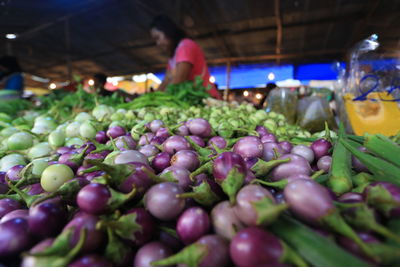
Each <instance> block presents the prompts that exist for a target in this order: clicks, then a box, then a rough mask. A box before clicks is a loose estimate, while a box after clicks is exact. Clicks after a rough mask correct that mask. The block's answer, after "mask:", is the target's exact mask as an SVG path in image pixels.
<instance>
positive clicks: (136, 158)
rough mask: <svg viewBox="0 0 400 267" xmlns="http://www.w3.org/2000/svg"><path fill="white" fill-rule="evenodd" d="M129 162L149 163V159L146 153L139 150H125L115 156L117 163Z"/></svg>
mask: <svg viewBox="0 0 400 267" xmlns="http://www.w3.org/2000/svg"><path fill="white" fill-rule="evenodd" d="M129 162H140V163H143V164H146V165H149V161H148V159H147V157H146V156H145V155H143V154H142V153H140V152H139V151H137V150H125V151H121V152H120V153H118V155H116V156H115V158H114V163H115V164H125V163H129Z"/></svg>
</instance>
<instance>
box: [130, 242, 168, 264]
mask: <svg viewBox="0 0 400 267" xmlns="http://www.w3.org/2000/svg"><path fill="white" fill-rule="evenodd" d="M170 255H172V251H171V249H170V248H169V247H168V246H167V245H166V244H164V243H162V242H159V241H153V242H151V243H148V244H146V245H144V246H143V247H141V248H140V249H139V250H138V252H137V253H136V256H135V261H134V263H133V267H152V266H153V265H151V262H153V261H157V260H161V259H164V258H166V257H169V256H170Z"/></svg>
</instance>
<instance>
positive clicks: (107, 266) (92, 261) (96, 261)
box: [68, 254, 113, 267]
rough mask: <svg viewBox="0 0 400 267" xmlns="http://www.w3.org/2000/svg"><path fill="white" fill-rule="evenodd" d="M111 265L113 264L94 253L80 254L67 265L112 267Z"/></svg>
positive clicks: (69, 266)
mask: <svg viewBox="0 0 400 267" xmlns="http://www.w3.org/2000/svg"><path fill="white" fill-rule="evenodd" d="M112 266H113V265H112V264H111V262H109V261H108V260H106V259H105V258H103V257H101V256H99V255H95V254H89V255H85V256H81V257H79V258H78V259H76V260H75V261H73V262H72V263H70V264H69V265H68V267H112Z"/></svg>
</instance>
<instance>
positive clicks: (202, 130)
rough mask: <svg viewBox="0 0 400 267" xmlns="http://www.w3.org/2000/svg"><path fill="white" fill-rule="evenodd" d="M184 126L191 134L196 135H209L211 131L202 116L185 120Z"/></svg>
mask: <svg viewBox="0 0 400 267" xmlns="http://www.w3.org/2000/svg"><path fill="white" fill-rule="evenodd" d="M186 126H187V127H188V129H189V132H190V133H191V134H192V135H197V136H200V137H209V136H210V135H211V132H212V128H211V125H210V123H209V122H208V121H206V120H205V119H202V118H196V119H192V120H189V121H188V122H186Z"/></svg>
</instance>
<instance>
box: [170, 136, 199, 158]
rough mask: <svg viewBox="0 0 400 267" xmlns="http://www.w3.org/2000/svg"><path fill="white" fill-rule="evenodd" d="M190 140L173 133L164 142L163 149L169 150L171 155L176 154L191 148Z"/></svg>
mask: <svg viewBox="0 0 400 267" xmlns="http://www.w3.org/2000/svg"><path fill="white" fill-rule="evenodd" d="M191 149H192V147H191V146H190V144H189V142H188V141H187V140H186V139H185V138H184V137H183V136H179V135H173V136H170V137H168V138H167V140H165V142H164V143H163V151H164V152H167V153H168V154H170V155H173V154H175V153H176V152H178V151H180V150H191Z"/></svg>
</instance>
